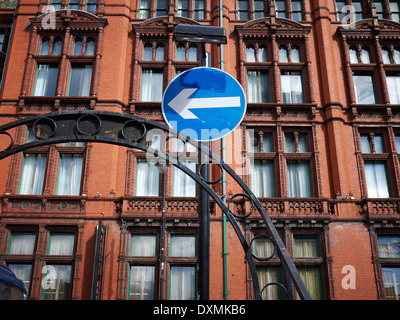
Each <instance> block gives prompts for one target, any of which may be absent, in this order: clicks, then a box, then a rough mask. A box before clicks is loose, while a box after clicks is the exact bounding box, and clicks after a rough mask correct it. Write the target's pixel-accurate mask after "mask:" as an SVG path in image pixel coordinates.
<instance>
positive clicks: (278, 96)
mask: <svg viewBox="0 0 400 320" xmlns="http://www.w3.org/2000/svg"><path fill="white" fill-rule="evenodd" d="M271 40H272V41H271V42H272V70H273V76H274V79H273V85H272V87H273V88H275V96H274V97H273V98H274V99H273V101H272V102H276V103H281V102H282V89H281V70H280V68H279V66H278V62H279V46H278V43H277V42H276V36H275V35H272V36H271ZM271 98H272V95H271Z"/></svg>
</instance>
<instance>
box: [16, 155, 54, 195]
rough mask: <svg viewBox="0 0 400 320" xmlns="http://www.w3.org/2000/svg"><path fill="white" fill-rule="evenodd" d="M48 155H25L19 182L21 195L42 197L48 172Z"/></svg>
mask: <svg viewBox="0 0 400 320" xmlns="http://www.w3.org/2000/svg"><path fill="white" fill-rule="evenodd" d="M46 159H47V155H46V154H40V153H38V154H25V155H24V161H23V164H22V171H21V177H20V181H19V191H18V193H19V194H32V195H40V194H42V192H43V184H44V177H45V170H46Z"/></svg>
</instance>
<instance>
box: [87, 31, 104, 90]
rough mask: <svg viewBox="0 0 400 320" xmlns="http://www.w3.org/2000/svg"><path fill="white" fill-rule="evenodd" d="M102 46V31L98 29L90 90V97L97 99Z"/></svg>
mask: <svg viewBox="0 0 400 320" xmlns="http://www.w3.org/2000/svg"><path fill="white" fill-rule="evenodd" d="M103 46H104V30H103V28H100V29H99V34H98V39H97V50H96V53H95V56H96V58H95V61H94V65H93V81H92V86H91V89H90V95H91V96H92V97H97V91H98V87H99V79H100V70H101V57H102V52H103Z"/></svg>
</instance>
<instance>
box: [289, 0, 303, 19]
mask: <svg viewBox="0 0 400 320" xmlns="http://www.w3.org/2000/svg"><path fill="white" fill-rule="evenodd" d="M292 16H293V17H292V18H293V20H295V21H302V20H303V7H302V3H301V1H293V0H292Z"/></svg>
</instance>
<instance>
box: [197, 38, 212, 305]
mask: <svg viewBox="0 0 400 320" xmlns="http://www.w3.org/2000/svg"><path fill="white" fill-rule="evenodd" d="M202 51H203V52H202V58H201V61H200V66H202V67H206V66H208V63H207V54H206V46H205V44H204V43H203V44H202ZM201 146H202V147H203V146H204V147H206V149H208V147H209V146H210V143H209V142H202V143H201ZM199 166H200V176H201V177H202V178H203V179H204V180H206V181H209V180H210V178H209V177H210V165H209V156H208V154H207V153H206V152H204V151H203V148H201V152H200V154H199ZM198 215H199V254H198V259H199V293H200V300H209V298H210V296H209V292H210V196H209V195H208V193H207V191H206V190H205V189H204V188H200V191H199V213H198Z"/></svg>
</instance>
